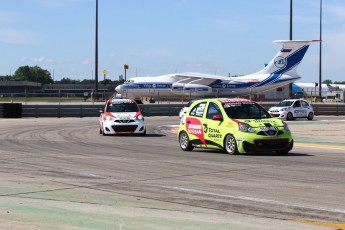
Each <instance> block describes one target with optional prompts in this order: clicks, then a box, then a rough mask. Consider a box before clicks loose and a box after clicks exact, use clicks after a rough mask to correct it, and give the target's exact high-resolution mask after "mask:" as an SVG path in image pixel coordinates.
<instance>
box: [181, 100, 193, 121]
mask: <svg viewBox="0 0 345 230" xmlns="http://www.w3.org/2000/svg"><path fill="white" fill-rule="evenodd" d="M193 101H194V100H191V101H189V102H188V103H187V104H186V105H185V106H184V107H182V109H181V110H180V113H179V115H178V117H179V118H180V120H181V118H182V117H183V116H184V115H185V114H186V112H187V110H188V108H189V106H190V105H191V104H192V103H193Z"/></svg>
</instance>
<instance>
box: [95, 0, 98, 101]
mask: <svg viewBox="0 0 345 230" xmlns="http://www.w3.org/2000/svg"><path fill="white" fill-rule="evenodd" d="M95 32H96V33H95V36H96V37H95V98H96V101H97V100H98V0H96V31H95Z"/></svg>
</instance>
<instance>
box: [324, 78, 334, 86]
mask: <svg viewBox="0 0 345 230" xmlns="http://www.w3.org/2000/svg"><path fill="white" fill-rule="evenodd" d="M322 83H323V84H327V85H329V84H332V83H333V82H332V80H328V79H327V80H324V81H323V82H322Z"/></svg>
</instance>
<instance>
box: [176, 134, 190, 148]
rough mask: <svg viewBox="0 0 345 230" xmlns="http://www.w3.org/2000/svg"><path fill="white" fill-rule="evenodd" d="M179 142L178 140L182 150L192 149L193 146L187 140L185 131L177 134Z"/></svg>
mask: <svg viewBox="0 0 345 230" xmlns="http://www.w3.org/2000/svg"><path fill="white" fill-rule="evenodd" d="M178 139H179V142H180V147H181V149H182V150H183V151H192V150H193V146H192V144H191V143H190V141H189V137H188V134H187V133H186V132H185V131H182V132H181V133H180V135H179V138H178Z"/></svg>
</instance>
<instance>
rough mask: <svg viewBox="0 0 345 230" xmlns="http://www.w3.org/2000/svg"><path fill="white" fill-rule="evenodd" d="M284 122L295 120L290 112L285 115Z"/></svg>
mask: <svg viewBox="0 0 345 230" xmlns="http://www.w3.org/2000/svg"><path fill="white" fill-rule="evenodd" d="M286 120H287V121H291V120H295V118H294V117H293V115H292V113H291V112H289V113H288V114H287V115H286Z"/></svg>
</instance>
